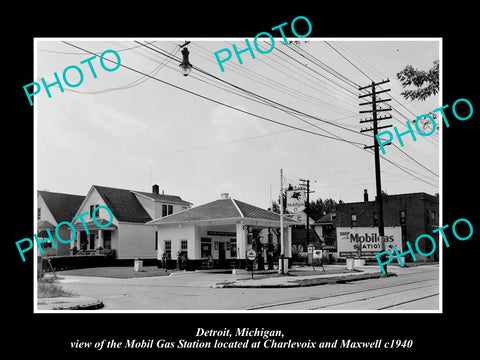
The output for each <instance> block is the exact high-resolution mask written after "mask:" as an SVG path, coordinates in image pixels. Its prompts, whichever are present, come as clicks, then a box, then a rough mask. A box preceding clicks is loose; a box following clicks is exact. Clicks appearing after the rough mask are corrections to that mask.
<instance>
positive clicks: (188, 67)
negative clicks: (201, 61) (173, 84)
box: [179, 47, 192, 76]
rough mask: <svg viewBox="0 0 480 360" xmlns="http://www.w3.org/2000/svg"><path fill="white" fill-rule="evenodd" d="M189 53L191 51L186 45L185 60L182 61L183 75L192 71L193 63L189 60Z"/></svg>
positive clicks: (181, 70) (184, 50) (183, 52)
mask: <svg viewBox="0 0 480 360" xmlns="http://www.w3.org/2000/svg"><path fill="white" fill-rule="evenodd" d="M188 54H190V52H189V51H188V49H187V48H186V47H184V48H183V49H182V55H183V61H182V62H181V63H180V65H179V67H180V72H181V73H182V74H183V76H188V75H190V72H191V71H192V64H190V62H189V61H188Z"/></svg>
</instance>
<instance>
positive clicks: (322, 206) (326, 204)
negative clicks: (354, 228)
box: [310, 198, 337, 214]
mask: <svg viewBox="0 0 480 360" xmlns="http://www.w3.org/2000/svg"><path fill="white" fill-rule="evenodd" d="M335 205H337V202H336V201H335V200H333V199H330V198H328V199H325V200H322V199H321V198H318V199H317V200H315V201H310V211H312V213H317V214H322V213H323V211H325V213H328V212H330V211H331V210H333V209H334V208H335Z"/></svg>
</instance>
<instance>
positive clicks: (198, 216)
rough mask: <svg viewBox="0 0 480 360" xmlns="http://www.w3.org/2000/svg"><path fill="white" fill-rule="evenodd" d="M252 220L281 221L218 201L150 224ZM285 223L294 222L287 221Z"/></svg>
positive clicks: (268, 213)
mask: <svg viewBox="0 0 480 360" xmlns="http://www.w3.org/2000/svg"><path fill="white" fill-rule="evenodd" d="M240 218H252V219H259V220H270V221H280V215H279V214H276V213H274V212H271V211H268V210H264V209H262V208H259V207H257V206H254V205H250V204H247V203H245V202H243V201H239V200H235V199H218V200H214V201H212V202H209V203H207V204H203V205H199V206H196V207H193V208H190V209H187V210H184V211H180V212H177V213H175V214H172V215H168V216H165V217H163V218H159V219H155V220H153V221H150V222H149V225H160V224H172V223H183V222H196V221H208V220H222V219H240ZM285 222H293V223H295V221H294V220H291V219H285Z"/></svg>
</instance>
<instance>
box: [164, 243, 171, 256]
mask: <svg viewBox="0 0 480 360" xmlns="http://www.w3.org/2000/svg"><path fill="white" fill-rule="evenodd" d="M165 252H166V253H167V254H169V255H170V256H171V255H172V242H171V241H170V240H165Z"/></svg>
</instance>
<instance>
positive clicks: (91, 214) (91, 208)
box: [90, 205, 100, 218]
mask: <svg viewBox="0 0 480 360" xmlns="http://www.w3.org/2000/svg"><path fill="white" fill-rule="evenodd" d="M99 206H100V205H90V217H91V218H92V217H93V210H95V208H97V207H99ZM97 216H98V214H97Z"/></svg>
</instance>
